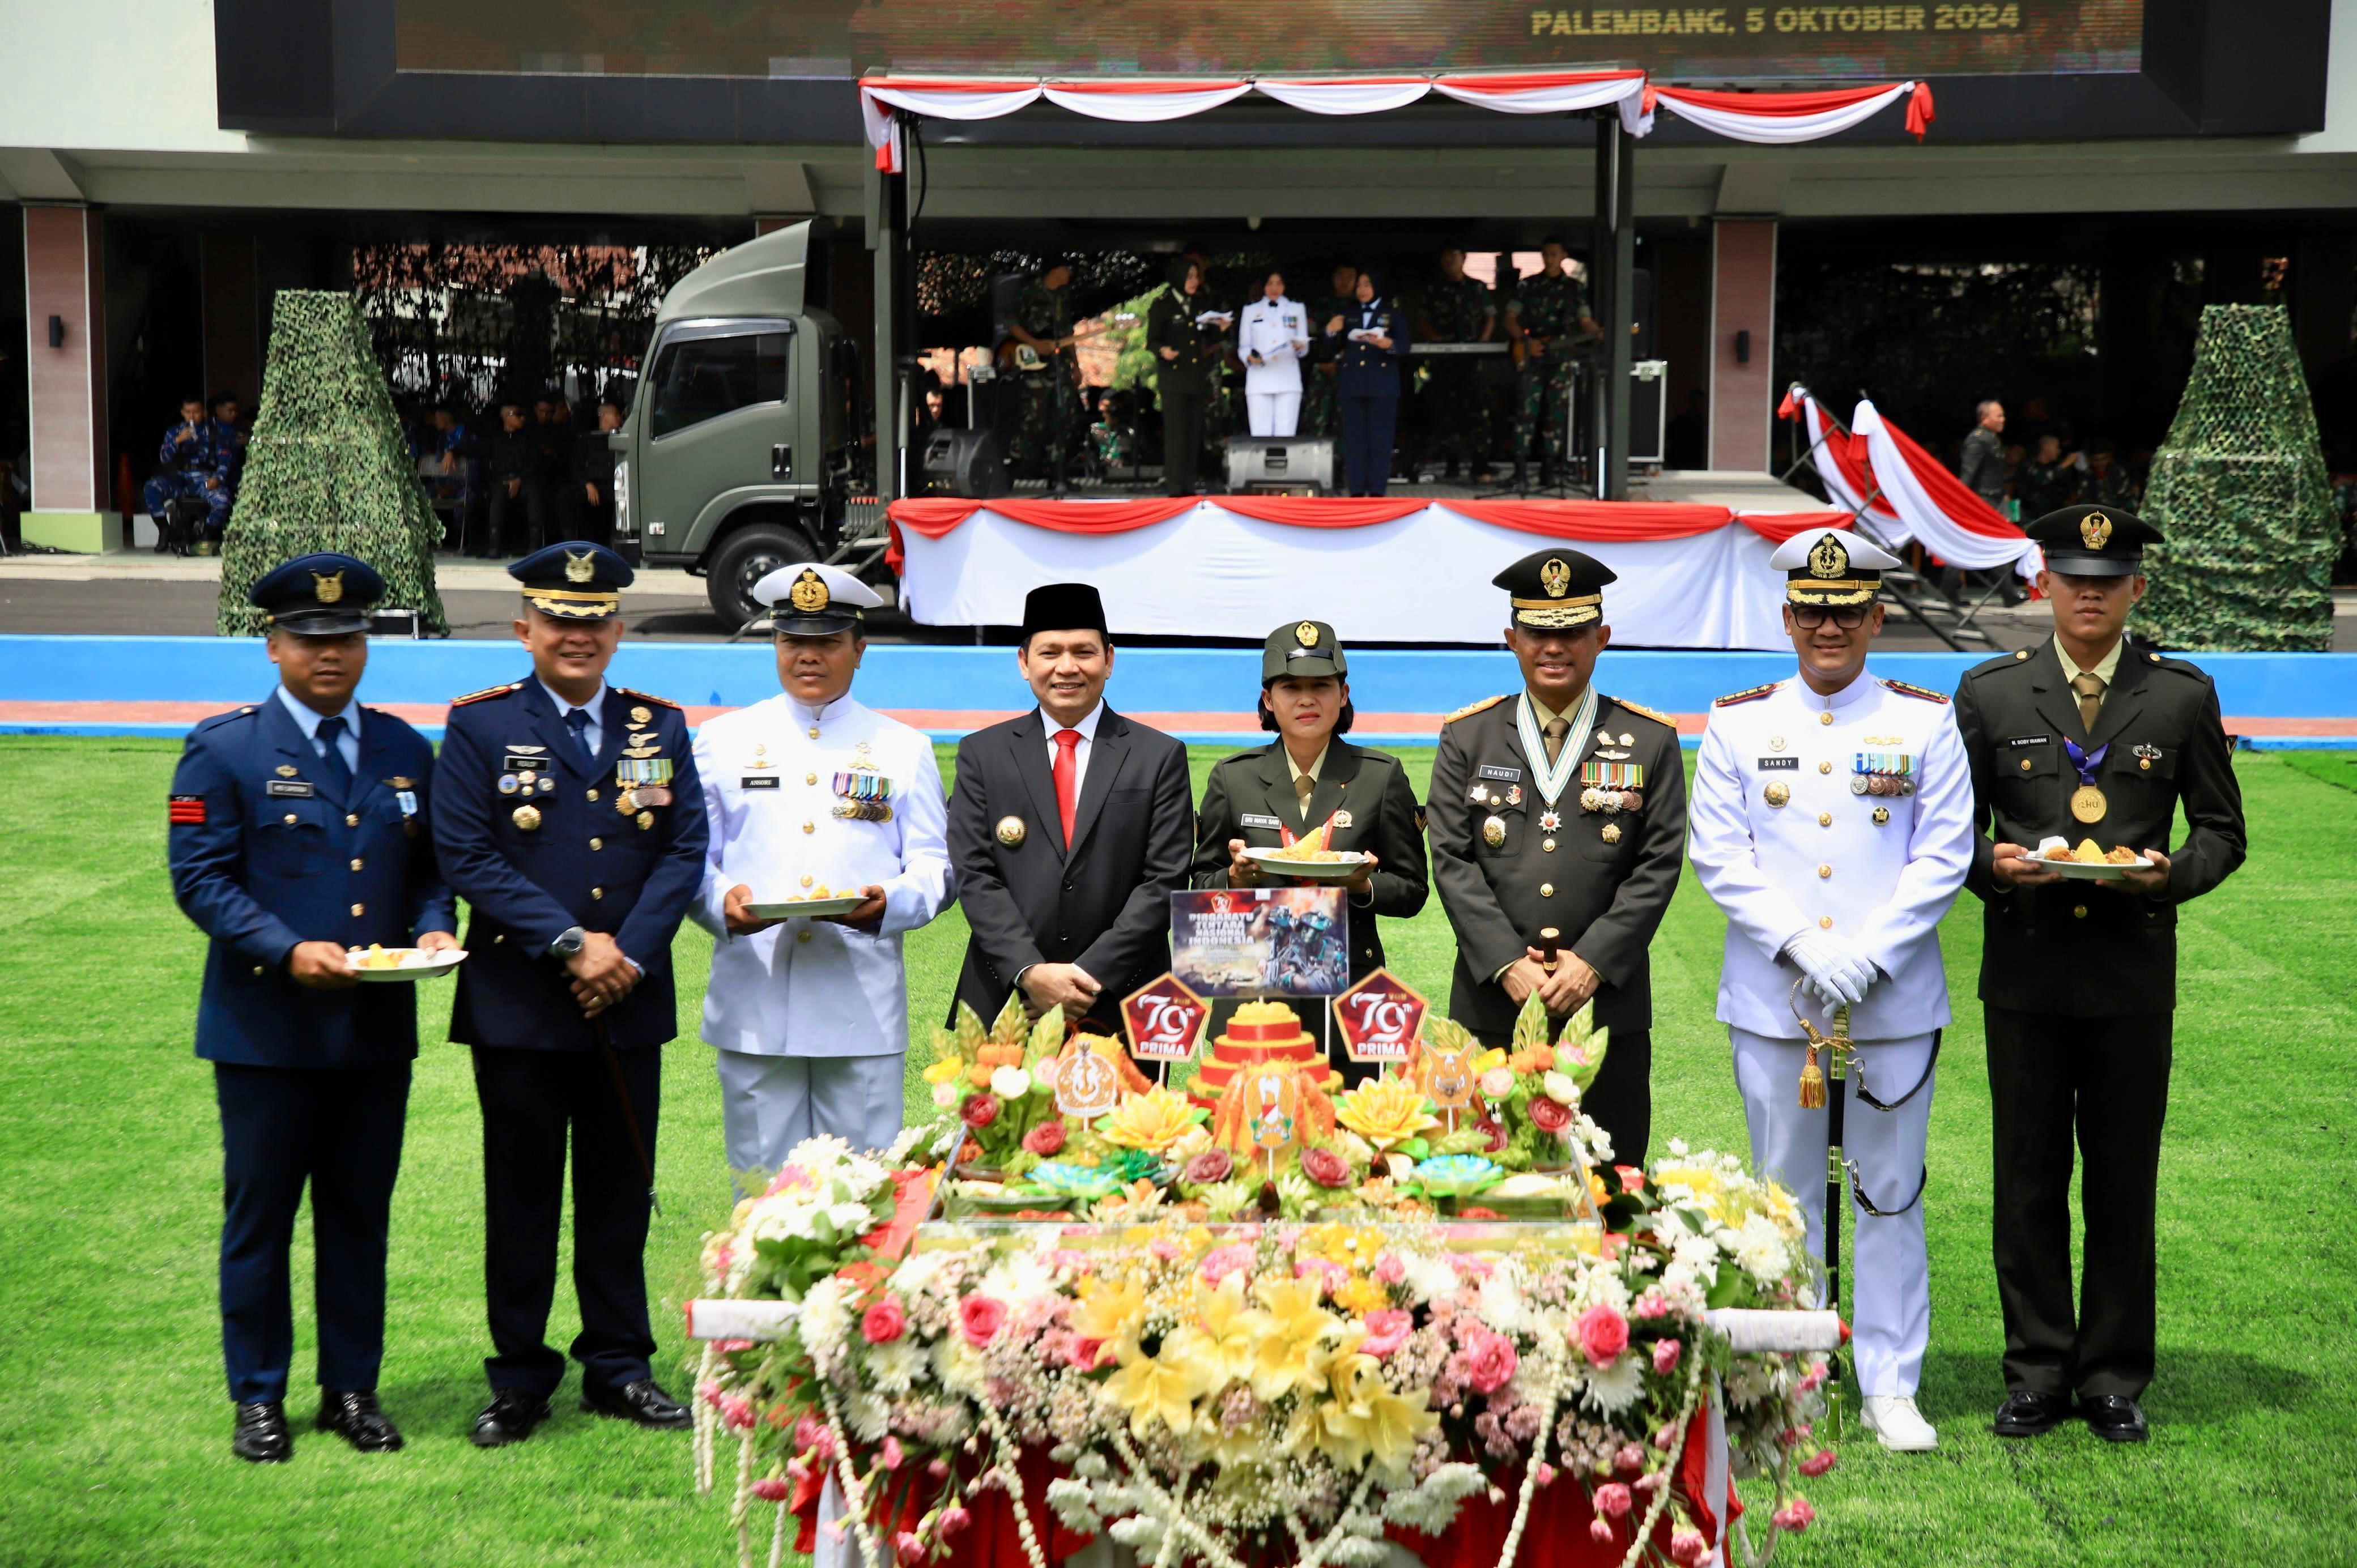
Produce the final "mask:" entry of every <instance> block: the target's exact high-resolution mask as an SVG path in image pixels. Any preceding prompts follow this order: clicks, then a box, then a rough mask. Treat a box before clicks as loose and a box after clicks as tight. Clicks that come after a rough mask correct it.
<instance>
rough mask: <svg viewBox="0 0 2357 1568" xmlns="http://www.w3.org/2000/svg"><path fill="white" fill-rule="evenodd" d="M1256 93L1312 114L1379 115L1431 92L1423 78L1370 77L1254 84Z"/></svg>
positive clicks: (1260, 82)
mask: <svg viewBox="0 0 2357 1568" xmlns="http://www.w3.org/2000/svg"><path fill="white" fill-rule="evenodd" d="M1253 87H1254V90H1255V91H1259V92H1260V93H1262V94H1263V95H1264V96H1265V97H1269V98H1274V99H1275V100H1276V101H1277V102H1279V103H1282V104H1284V105H1285V106H1286V108H1288V109H1299V110H1302V111H1304V112H1305V113H1311V114H1381V113H1385V112H1386V111H1388V110H1393V109H1405V108H1406V107H1407V106H1408V105H1409V104H1411V103H1414V102H1416V101H1417V100H1419V99H1421V98H1423V97H1424V95H1425V94H1426V93H1427V92H1430V91H1432V79H1431V78H1429V77H1423V76H1369V77H1357V78H1344V79H1343V80H1341V81H1255V82H1254V83H1253Z"/></svg>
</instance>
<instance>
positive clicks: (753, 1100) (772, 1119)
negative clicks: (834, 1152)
mask: <svg viewBox="0 0 2357 1568" xmlns="http://www.w3.org/2000/svg"><path fill="white" fill-rule="evenodd" d="M718 1055H719V1058H720V1124H721V1126H722V1128H723V1130H724V1131H725V1132H726V1136H727V1144H728V1168H729V1170H730V1171H732V1172H741V1171H754V1170H759V1171H770V1172H774V1171H776V1169H777V1168H778V1167H779V1166H780V1165H783V1164H785V1161H786V1155H788V1154H790V1153H791V1152H792V1150H793V1147H794V1145H795V1144H799V1143H801V1142H802V1140H803V1139H805V1138H810V1137H815V1136H817V1135H819V1134H821V1133H832V1134H834V1136H836V1137H838V1138H842V1139H845V1141H847V1142H848V1143H849V1144H851V1146H852V1147H853V1148H855V1149H882V1148H888V1147H889V1146H890V1145H891V1143H892V1140H893V1139H895V1138H897V1137H899V1135H900V1128H901V1126H902V1125H903V1123H904V1121H905V1118H904V1116H903V1114H902V1112H903V1103H904V1102H903V1101H902V1098H901V1088H900V1079H901V1064H902V1061H903V1060H904V1056H903V1053H900V1052H898V1051H895V1052H893V1053H892V1054H891V1055H889V1056H880V1057H764V1056H754V1055H752V1054H750V1053H749V1052H746V1051H721V1052H719V1053H718ZM744 1191H745V1189H744V1186H743V1184H741V1183H740V1184H739V1185H738V1187H737V1196H738V1197H743V1196H744Z"/></svg>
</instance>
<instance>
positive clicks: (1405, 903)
mask: <svg viewBox="0 0 2357 1568" xmlns="http://www.w3.org/2000/svg"><path fill="white" fill-rule="evenodd" d="M1260 673H1261V681H1260V687H1261V696H1260V723H1261V727H1262V728H1263V729H1267V730H1274V731H1275V732H1276V736H1277V738H1276V740H1275V742H1274V743H1273V744H1271V745H1269V746H1263V747H1261V748H1260V749H1259V750H1257V751H1243V752H1238V753H1237V754H1236V755H1235V756H1233V757H1227V758H1225V759H1224V760H1222V761H1221V762H1219V763H1217V764H1215V765H1214V766H1213V767H1212V768H1211V778H1210V779H1208V780H1206V781H1205V783H1204V786H1203V804H1202V808H1201V810H1200V811H1197V812H1196V813H1195V865H1194V868H1193V870H1192V871H1191V872H1190V873H1189V885H1190V886H1195V887H1249V886H1259V885H1261V884H1262V883H1264V882H1275V881H1281V880H1283V879H1282V878H1281V877H1280V876H1278V875H1276V873H1275V871H1274V869H1273V868H1268V867H1265V866H1263V865H1261V864H1260V863H1259V862H1257V861H1254V860H1251V859H1249V858H1247V857H1246V856H1245V854H1244V853H1243V852H1244V851H1245V850H1247V849H1276V848H1279V847H1280V846H1282V845H1284V844H1286V843H1290V842H1291V841H1293V840H1294V839H1297V838H1302V837H1306V836H1307V835H1308V834H1309V833H1310V832H1315V831H1316V830H1317V828H1318V826H1319V824H1321V823H1324V822H1329V821H1330V822H1332V823H1333V833H1332V836H1331V837H1330V838H1329V841H1328V843H1327V847H1328V848H1329V849H1339V850H1359V851H1362V852H1364V853H1365V854H1368V855H1369V856H1371V857H1372V858H1371V859H1370V860H1369V861H1368V863H1367V865H1366V866H1365V868H1364V870H1363V872H1362V874H1361V875H1360V876H1359V877H1358V878H1357V879H1356V880H1354V881H1351V882H1349V883H1346V884H1344V886H1345V887H1346V889H1347V891H1348V897H1349V901H1350V908H1351V917H1350V918H1351V982H1352V983H1354V984H1355V983H1357V982H1359V981H1361V980H1363V979H1365V978H1366V977H1367V975H1369V974H1370V973H1372V972H1374V971H1375V970H1377V969H1380V968H1382V967H1383V939H1382V938H1381V937H1380V936H1378V935H1376V932H1375V921H1376V919H1377V918H1379V917H1380V918H1387V919H1395V920H1405V919H1407V918H1410V917H1412V916H1414V915H1415V913H1416V912H1417V911H1418V910H1420V909H1422V908H1424V900H1425V897H1426V890H1427V889H1426V874H1425V864H1424V836H1423V834H1424V813H1423V812H1422V811H1420V810H1418V809H1417V807H1416V803H1415V786H1414V785H1413V784H1411V783H1409V782H1408V777H1407V769H1406V768H1405V767H1403V766H1402V765H1401V763H1400V760H1399V758H1397V757H1393V756H1390V755H1389V754H1387V753H1385V752H1381V751H1367V750H1363V749H1361V747H1359V746H1352V745H1351V743H1350V742H1348V741H1346V740H1344V739H1343V738H1342V736H1343V735H1344V734H1346V733H1347V732H1348V731H1349V730H1350V727H1351V685H1350V674H1351V667H1350V661H1349V660H1347V659H1346V658H1345V657H1344V656H1343V653H1342V645H1341V643H1340V640H1338V639H1336V637H1335V636H1334V628H1332V627H1330V626H1328V625H1327V624H1326V623H1325V622H1324V621H1318V620H1305V621H1299V622H1290V623H1287V624H1286V625H1285V626H1281V627H1279V628H1276V629H1275V631H1273V632H1270V633H1269V634H1268V642H1267V644H1266V646H1265V649H1264V650H1263V651H1262V653H1261V661H1260ZM1336 1047H1337V1050H1338V1054H1339V1047H1340V1042H1339V1041H1337V1042H1336ZM1336 1065H1338V1066H1340V1067H1341V1068H1342V1069H1343V1076H1344V1078H1345V1079H1347V1080H1349V1081H1350V1082H1351V1083H1357V1082H1359V1081H1360V1080H1361V1079H1366V1078H1371V1077H1372V1076H1373V1075H1374V1071H1375V1069H1373V1068H1372V1067H1365V1068H1361V1067H1359V1066H1356V1065H1354V1064H1348V1063H1342V1062H1339V1061H1338V1062H1337V1064H1336Z"/></svg>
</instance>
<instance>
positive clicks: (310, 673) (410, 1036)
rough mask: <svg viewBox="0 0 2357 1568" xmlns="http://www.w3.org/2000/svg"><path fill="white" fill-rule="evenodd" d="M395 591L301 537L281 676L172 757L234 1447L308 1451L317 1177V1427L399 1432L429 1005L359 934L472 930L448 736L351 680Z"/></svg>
mask: <svg viewBox="0 0 2357 1568" xmlns="http://www.w3.org/2000/svg"><path fill="white" fill-rule="evenodd" d="M383 592H384V583H383V580H382V578H380V577H379V576H378V575H376V573H375V572H373V571H371V569H370V568H369V567H368V566H367V565H366V564H364V563H362V562H361V561H358V560H355V559H354V558H352V557H351V556H350V555H336V554H313V555H303V556H298V557H296V559H295V560H292V561H289V562H287V563H286V564H285V565H283V566H280V567H279V568H278V569H277V570H276V571H274V572H272V573H270V574H269V575H266V576H264V578H263V579H262V580H261V581H260V582H259V583H256V584H255V585H254V586H253V593H252V594H251V595H250V596H249V597H250V599H251V601H252V603H253V605H254V606H255V607H257V608H260V609H262V610H264V611H265V612H266V613H267V614H268V616H269V618H270V630H269V643H268V645H269V650H270V657H271V660H272V662H274V663H275V664H276V665H277V666H278V674H279V685H278V689H277V690H276V691H274V692H273V693H271V694H270V695H269V696H267V697H264V699H263V700H262V701H261V702H259V703H253V704H252V705H251V706H247V707H242V708H239V709H237V710H236V711H234V712H232V713H226V714H216V715H214V716H213V717H211V718H209V719H207V720H205V721H204V722H203V723H202V724H199V725H197V727H196V728H195V729H194V730H193V731H191V732H190V733H189V736H188V746H187V747H186V749H185V750H184V751H183V752H182V753H181V756H180V765H179V767H178V768H177V769H176V770H175V771H174V773H173V775H172V797H171V812H170V822H171V836H170V858H171V868H172V895H173V897H174V898H175V899H176V900H177V901H178V904H179V906H180V908H181V909H183V910H184V911H186V912H187V914H188V918H190V919H191V920H194V921H195V922H196V923H197V925H198V927H199V929H202V930H203V931H204V933H205V934H206V935H207V936H208V937H210V938H211V939H212V942H211V946H210V950H208V952H207V953H206V955H205V982H204V993H203V995H202V996H201V998H200V999H199V1002H198V1004H197V1055H198V1056H199V1057H201V1058H204V1059H205V1060H207V1061H210V1062H211V1063H212V1064H213V1090H214V1096H215V1098H216V1100H217V1101H219V1103H220V1107H221V1144H222V1156H223V1157H222V1162H221V1165H222V1176H223V1179H224V1181H225V1183H226V1185H227V1187H228V1192H227V1201H226V1203H225V1205H224V1213H223V1218H222V1223H221V1353H222V1358H223V1359H224V1360H225V1361H226V1362H227V1364H228V1369H229V1393H230V1398H231V1400H233V1401H235V1402H236V1404H237V1418H236V1426H235V1435H234V1437H233V1438H232V1440H231V1451H232V1452H233V1453H235V1454H236V1455H237V1456H238V1457H239V1458H241V1459H247V1460H252V1461H253V1462H255V1463H259V1464H269V1463H274V1462H276V1461H279V1460H283V1459H285V1458H286V1457H288V1456H289V1455H291V1454H292V1453H293V1451H294V1440H293V1437H292V1436H291V1434H289V1433H288V1431H287V1426H286V1414H285V1398H286V1374H287V1365H288V1363H289V1362H290V1361H291V1360H292V1359H293V1357H294V1352H295V1319H294V1312H293V1309H292V1306H291V1305H290V1281H289V1279H288V1268H287V1245H288V1243H289V1241H290V1240H292V1239H293V1236H294V1231H295V1216H296V1209H297V1208H300V1207H301V1205H302V1201H303V1190H304V1187H305V1186H306V1185H308V1187H310V1193H311V1233H312V1240H313V1246H314V1249H315V1252H316V1262H315V1264H314V1278H315V1281H316V1283H315V1286H314V1294H315V1295H316V1298H317V1303H318V1328H319V1357H318V1377H319V1386H320V1404H319V1414H318V1427H319V1430H321V1431H323V1432H334V1433H336V1434H339V1435H340V1436H341V1437H343V1438H344V1439H345V1440H346V1441H348V1442H349V1443H350V1444H352V1446H353V1447H355V1448H358V1449H360V1450H361V1451H362V1452H363V1453H376V1452H383V1451H388V1450H391V1449H395V1448H399V1447H400V1446H401V1434H400V1432H399V1431H398V1430H397V1429H396V1428H395V1427H394V1426H393V1423H392V1422H391V1421H390V1420H388V1419H386V1417H385V1415H384V1412H382V1410H380V1409H379V1408H378V1405H377V1398H376V1386H377V1373H378V1369H379V1368H380V1367H381V1366H382V1362H383V1359H384V1254H385V1231H386V1223H387V1217H388V1215H389V1213H390V1211H391V1209H392V1207H393V1179H394V1177H395V1176H397V1175H398V1173H399V1171H400V1168H401V1134H402V1122H403V1117H404V1113H405V1112H406V1110H407V1108H408V1103H409V1064H410V1061H411V1059H412V1058H414V1057H415V1056H416V1055H417V1015H416V1004H415V998H414V994H413V993H412V992H411V990H410V988H409V987H408V986H406V985H393V986H379V987H375V988H372V989H371V991H370V992H369V993H365V994H363V993H361V992H360V991H358V990H357V989H355V987H356V985H357V982H356V980H355V978H354V973H353V971H352V967H351V964H350V960H349V959H348V957H347V954H346V950H348V949H350V948H354V947H365V946H367V945H369V944H371V943H379V944H382V945H383V946H385V947H389V948H391V947H410V946H416V947H421V948H437V949H438V948H448V947H453V946H456V945H457V944H456V942H455V940H454V939H453V938H452V937H451V935H450V932H451V929H452V928H453V926H454V925H455V924H456V921H455V920H454V918H453V911H452V908H451V900H450V892H449V889H448V888H447V887H445V886H443V885H442V879H441V877H440V876H439V875H436V871H435V860H434V842H433V839H432V837H431V835H430V834H429V833H428V832H426V830H425V824H426V822H427V821H428V818H429V814H430V813H429V810H428V808H429V804H430V802H431V800H432V776H433V773H434V753H433V749H432V748H431V747H430V746H427V745H426V743H425V736H421V735H419V734H418V733H417V732H416V731H415V730H414V729H412V728H410V727H409V725H405V724H404V723H403V722H402V721H401V720H399V719H397V718H394V717H393V715H392V714H388V713H384V712H382V710H380V709H376V708H363V707H361V705H360V704H359V703H356V702H354V701H353V698H352V693H353V691H354V689H355V688H357V687H358V686H359V685H360V681H361V671H363V670H365V669H366V668H367V667H368V606H369V605H371V603H373V602H374V601H375V600H376V599H377V598H378V597H379V596H381V595H382V593H383Z"/></svg>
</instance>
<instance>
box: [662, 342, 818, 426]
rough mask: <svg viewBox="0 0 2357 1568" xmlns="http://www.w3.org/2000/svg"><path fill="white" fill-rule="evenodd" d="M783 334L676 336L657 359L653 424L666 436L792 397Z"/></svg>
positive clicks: (664, 346)
mask: <svg viewBox="0 0 2357 1568" xmlns="http://www.w3.org/2000/svg"><path fill="white" fill-rule="evenodd" d="M790 341H791V338H790V337H789V335H788V334H786V333H783V332H737V333H731V334H729V335H727V336H725V337H717V338H675V339H673V341H671V342H669V343H666V344H664V345H663V349H662V353H661V354H660V355H658V356H657V357H656V359H655V371H654V397H655V401H654V407H653V411H652V413H651V416H650V418H651V424H652V426H653V430H654V434H655V435H657V436H658V437H660V436H664V435H670V434H672V433H673V431H675V430H685V429H686V428H687V427H688V426H690V425H692V424H703V423H704V422H705V420H707V419H716V418H718V417H719V416H720V415H722V414H724V413H735V412H736V411H737V410H738V409H740V408H750V407H752V406H753V405H754V404H756V403H783V402H785V400H786V346H787V344H788V343H789V342H790Z"/></svg>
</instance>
